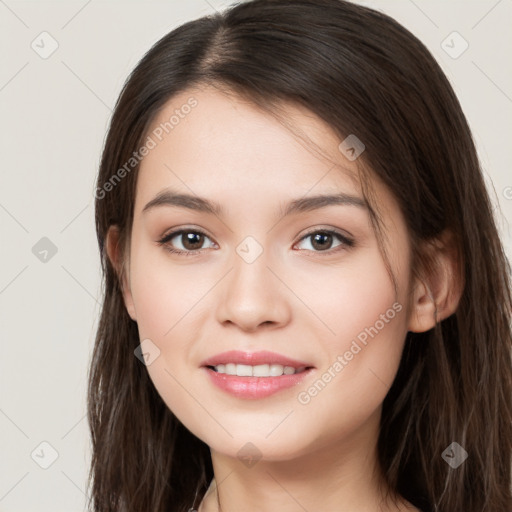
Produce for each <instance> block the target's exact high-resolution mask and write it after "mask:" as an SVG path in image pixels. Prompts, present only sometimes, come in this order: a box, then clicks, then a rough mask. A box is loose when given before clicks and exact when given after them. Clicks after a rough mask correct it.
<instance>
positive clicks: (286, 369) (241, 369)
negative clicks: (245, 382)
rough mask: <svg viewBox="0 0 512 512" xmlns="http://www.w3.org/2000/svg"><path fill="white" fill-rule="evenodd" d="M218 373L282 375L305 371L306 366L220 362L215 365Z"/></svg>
mask: <svg viewBox="0 0 512 512" xmlns="http://www.w3.org/2000/svg"><path fill="white" fill-rule="evenodd" d="M214 368H215V371H216V372H218V373H225V374H226V375H237V376H239V377H280V376H281V375H293V374H294V373H300V372H303V371H304V370H305V369H306V368H305V367H304V366H302V367H300V368H297V369H295V368H294V367H293V366H283V365H281V364H260V365H257V366H251V365H248V364H234V363H227V364H219V365H217V366H214Z"/></svg>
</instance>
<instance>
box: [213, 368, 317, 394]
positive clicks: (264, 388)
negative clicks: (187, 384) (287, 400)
mask: <svg viewBox="0 0 512 512" xmlns="http://www.w3.org/2000/svg"><path fill="white" fill-rule="evenodd" d="M204 368H205V370H206V371H207V372H208V375H209V376H210V379H211V381H212V382H213V384H215V385H216V386H217V387H219V388H220V389H222V390H223V391H226V392H227V393H230V394H231V395H233V396H236V397H238V398H246V399H253V400H254V399H259V398H265V397H267V396H270V395H273V394H274V393H277V392H278V391H281V390H283V389H287V388H291V387H293V386H296V385H297V384H299V383H300V382H301V381H302V380H303V379H304V378H305V377H307V376H308V375H309V374H310V373H311V372H312V371H313V368H309V369H308V370H304V371H303V372H301V373H294V374H293V375H281V376H280V377H239V376H238V375H227V374H226V373H218V372H216V371H215V370H212V369H211V368H208V367H204Z"/></svg>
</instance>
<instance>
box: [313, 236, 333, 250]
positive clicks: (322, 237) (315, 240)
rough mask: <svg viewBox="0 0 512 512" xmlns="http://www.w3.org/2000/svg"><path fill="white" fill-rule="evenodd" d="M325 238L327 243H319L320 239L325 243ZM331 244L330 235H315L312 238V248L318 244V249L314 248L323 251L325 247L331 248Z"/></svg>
mask: <svg viewBox="0 0 512 512" xmlns="http://www.w3.org/2000/svg"><path fill="white" fill-rule="evenodd" d="M325 238H327V239H328V243H327V244H326V243H322V242H320V243H319V241H320V240H321V239H324V241H325ZM330 242H332V235H330V234H329V233H317V234H316V235H315V236H314V237H313V247H315V244H318V243H319V245H318V247H315V248H320V249H325V248H326V247H327V248H329V247H330V246H331V243H330Z"/></svg>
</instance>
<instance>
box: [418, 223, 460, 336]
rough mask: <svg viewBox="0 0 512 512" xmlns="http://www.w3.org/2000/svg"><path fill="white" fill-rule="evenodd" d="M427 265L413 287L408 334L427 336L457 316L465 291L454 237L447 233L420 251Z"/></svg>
mask: <svg viewBox="0 0 512 512" xmlns="http://www.w3.org/2000/svg"><path fill="white" fill-rule="evenodd" d="M421 250H422V251H423V254H424V257H423V258H422V260H423V259H424V260H425V261H426V262H427V264H425V265H424V266H423V268H422V269H421V270H420V274H421V275H422V278H420V277H418V278H416V280H415V283H414V284H413V290H412V295H411V300H410V314H409V325H408V330H409V331H412V332H425V331H428V330H429V329H432V328H433V327H434V326H435V325H436V324H437V323H439V322H440V321H441V320H444V319H445V318H448V317H449V316H450V315H452V314H453V313H455V311H456V310H457V307H458V305H459V301H460V298H461V295H462V291H463V289H464V283H463V278H462V275H461V271H460V270H461V262H460V258H459V255H458V251H457V247H456V245H455V243H454V237H453V235H452V233H450V232H448V231H445V232H443V234H442V235H441V236H440V237H438V238H436V239H435V240H434V241H429V242H428V243H426V245H425V246H424V247H422V249H421Z"/></svg>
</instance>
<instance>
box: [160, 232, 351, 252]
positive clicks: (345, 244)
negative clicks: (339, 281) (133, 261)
mask: <svg viewBox="0 0 512 512" xmlns="http://www.w3.org/2000/svg"><path fill="white" fill-rule="evenodd" d="M183 233H195V234H199V235H203V236H205V237H207V238H210V237H209V236H208V235H207V234H206V233H205V232H204V231H201V230H200V229H180V230H177V231H172V232H171V233H169V234H167V235H165V236H164V237H163V238H162V239H160V240H158V242H157V243H158V244H159V245H161V246H163V247H164V249H165V250H166V251H168V252H170V253H173V254H177V255H184V256H197V255H199V254H201V253H202V252H203V251H205V250H206V249H196V250H190V251H182V250H180V249H174V248H172V247H170V246H169V245H168V242H169V241H170V240H172V239H173V238H174V237H176V236H177V235H181V234H183ZM317 233H321V234H324V235H332V236H334V237H337V238H338V239H339V240H340V241H341V244H340V245H338V246H336V247H335V248H334V249H328V250H326V251H312V252H314V253H317V254H322V253H325V254H329V255H332V254H333V253H337V252H338V251H340V250H344V249H345V250H346V249H350V248H352V247H354V246H355V241H354V240H353V239H351V238H348V237H347V236H345V235H342V234H341V233H339V232H338V231H334V230H332V229H316V230H314V231H310V232H309V233H306V234H305V235H304V236H303V237H302V238H301V239H300V240H299V242H302V240H304V239H306V238H308V237H310V236H312V235H315V234H317ZM300 250H305V251H308V250H309V249H300Z"/></svg>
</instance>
